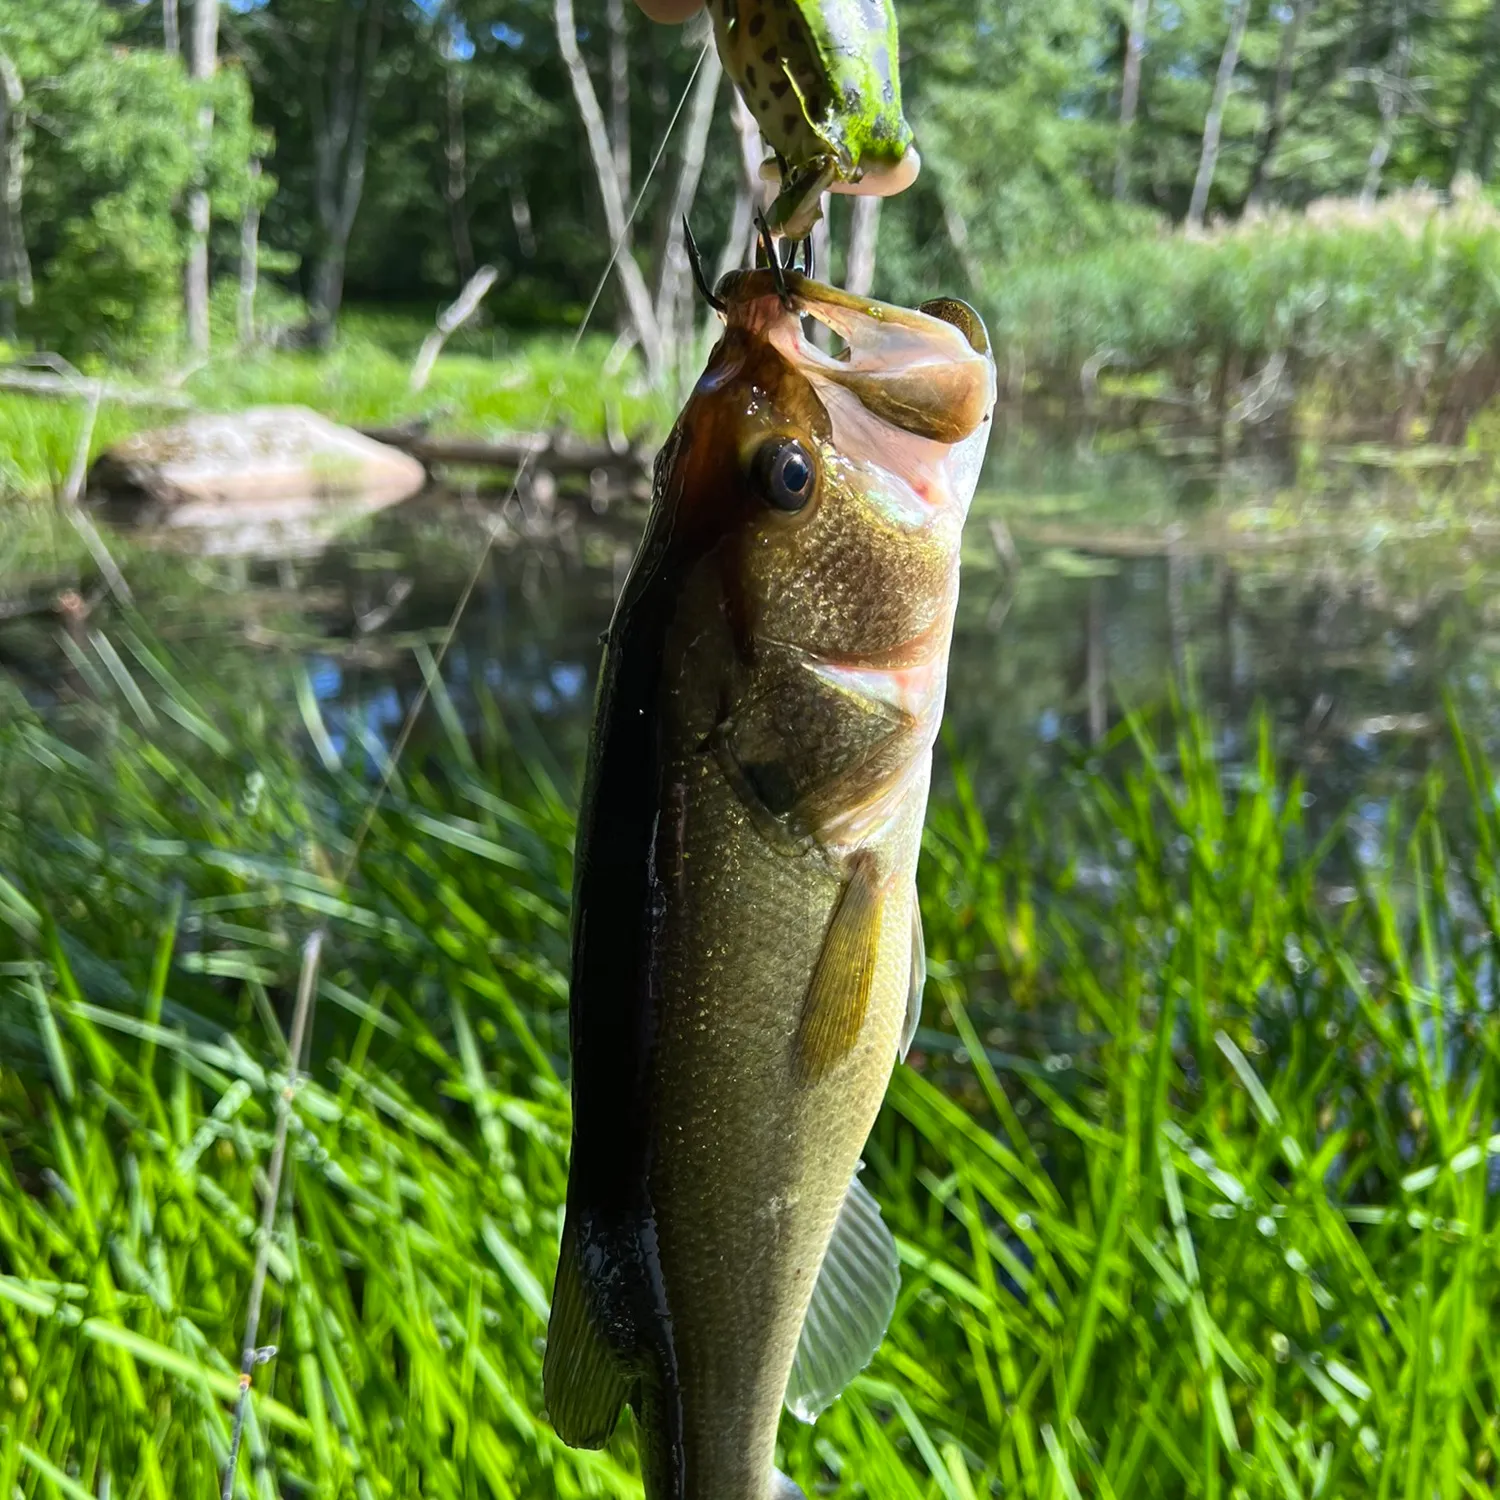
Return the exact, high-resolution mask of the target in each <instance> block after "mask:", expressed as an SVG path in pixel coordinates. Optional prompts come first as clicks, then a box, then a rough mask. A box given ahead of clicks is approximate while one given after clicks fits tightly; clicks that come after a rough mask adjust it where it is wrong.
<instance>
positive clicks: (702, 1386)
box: [648, 756, 926, 1500]
mask: <svg viewBox="0 0 1500 1500" xmlns="http://www.w3.org/2000/svg"><path fill="white" fill-rule="evenodd" d="M921 781H922V790H923V791H924V792H925V782H926V777H925V775H923V776H922V777H921ZM681 784H682V786H683V793H684V796H683V807H682V816H681V821H680V823H679V828H680V829H681V833H680V837H679V848H680V864H679V868H678V869H677V870H676V871H675V872H673V873H674V878H673V879H671V880H670V881H669V885H668V889H669V892H670V894H669V896H668V908H667V913H666V929H667V941H666V943H665V949H664V959H665V963H664V967H663V973H662V984H663V991H662V1002H661V1011H660V1025H661V1029H660V1032H659V1033H658V1045H657V1047H656V1051H655V1056H656V1064H655V1076H654V1080H653V1090H654V1095H655V1097H654V1099H653V1112H654V1114H655V1116H656V1120H657V1127H656V1132H655V1141H654V1161H653V1165H652V1169H651V1173H650V1195H651V1203H652V1208H653V1211H654V1214H655V1219H656V1231H657V1235H658V1244H659V1251H660V1265H661V1273H662V1281H663V1285H664V1287H665V1293H666V1301H667V1306H668V1309H669V1313H670V1320H671V1328H670V1345H671V1349H672V1354H673V1362H674V1364H675V1377H674V1384H675V1389H666V1390H664V1391H663V1392H662V1393H661V1394H662V1399H663V1401H664V1402H666V1403H668V1404H669V1405H672V1404H675V1414H674V1415H673V1416H671V1417H670V1418H667V1419H666V1420H665V1421H664V1422H663V1423H656V1422H653V1423H650V1424H648V1425H649V1426H653V1427H655V1426H660V1427H661V1430H662V1432H663V1433H668V1434H669V1433H670V1431H671V1429H672V1428H674V1427H676V1428H678V1431H679V1436H680V1459H679V1458H678V1457H677V1456H676V1455H675V1454H672V1453H667V1452H662V1453H659V1454H657V1455H655V1458H656V1464H655V1465H653V1467H656V1468H658V1469H660V1470H662V1471H663V1472H670V1471H671V1469H673V1468H674V1467H677V1468H679V1469H680V1473H681V1476H682V1478H681V1480H680V1481H679V1484H680V1485H681V1488H680V1490H678V1489H675V1488H668V1489H667V1491H666V1493H667V1494H670V1495H672V1496H673V1497H674V1500H677V1496H678V1495H679V1494H680V1497H681V1500H768V1497H769V1496H771V1495H772V1494H773V1493H774V1490H773V1468H772V1464H773V1458H774V1449H775V1442H776V1430H777V1426H778V1422H779V1418H780V1412H781V1402H782V1397H783V1394H784V1392H785V1389H786V1384H787V1378H788V1375H789V1373H790V1370H791V1365H792V1360H793V1358H794V1356H795V1354H796V1348H797V1340H798V1337H799V1335H800V1332H801V1329H802V1324H803V1320H804V1318H805V1316H806V1312H807V1306H808V1302H809V1299H810V1297H811V1295H812V1289H813V1285H814V1282H815V1280H816V1278H817V1274H818V1270H819V1267H820V1266H821V1263H822V1260H823V1256H824V1253H825V1251H826V1249H827V1246H828V1241H829V1238H830V1235H831V1233H832V1230H833V1224H834V1221H835V1219H836V1217H837V1215H838V1211H839V1207H840V1205H841V1204H842V1202H843V1199H844V1195H845V1193H846V1192H847V1191H848V1187H849V1183H850V1180H851V1178H852V1176H853V1174H854V1172H855V1169H856V1167H857V1165H858V1162H859V1157H860V1153H861V1151H862V1149H863V1147H864V1143H865V1140H866V1137H867V1136H868V1134H869V1131H870V1128H871V1126H872V1125H873V1123H874V1120H875V1116H876V1113H877V1112H878V1110H879V1108H880V1102H881V1099H882V1096H883V1095H884V1093H885V1089H886V1085H887V1083H888V1082H889V1079H890V1074H891V1069H892V1067H893V1065H894V1061H895V1055H896V1047H897V1041H898V1036H899V1032H900V1028H901V1024H902V1018H903V1016H904V1013H905V1008H906V1000H907V990H908V973H909V964H910V932H911V908H910V903H911V901H912V899H913V896H912V891H913V876H914V874H915V863H916V856H917V850H918V845H919V840H920V829H921V816H922V806H921V803H923V802H925V797H919V798H913V799H910V800H911V801H912V802H914V803H915V804H916V805H915V806H914V807H908V808H905V809H903V810H902V811H901V812H900V813H899V814H898V815H897V817H896V818H895V819H893V821H892V824H891V825H889V826H888V828H887V829H886V830H884V831H883V832H882V834H881V835H880V836H879V838H880V843H881V848H880V851H879V853H880V859H881V865H882V869H883V871H884V872H887V873H888V878H889V879H890V881H891V885H890V890H891V892H892V893H893V894H892V896H891V898H890V901H889V904H888V908H887V910H886V911H885V913H884V914H883V917H882V922H881V929H880V933H881V935H880V940H879V942H880V946H879V950H878V954H879V956H878V959H877V965H876V973H875V979H874V985H873V992H872V994H871V997H870V1005H869V1009H868V1012H867V1014H866V1018H865V1021H864V1024H863V1027H862V1029H861V1032H860V1035H859V1039H858V1041H857V1042H856V1043H855V1046H854V1048H853V1050H852V1051H851V1052H850V1053H849V1054H848V1055H847V1056H846V1057H844V1058H843V1059H842V1060H841V1061H840V1062H839V1063H838V1064H837V1065H836V1066H835V1067H834V1068H832V1069H831V1071H830V1072H829V1073H828V1074H827V1075H826V1076H824V1077H822V1078H820V1079H819V1080H818V1081H816V1082H813V1083H809V1082H806V1081H805V1080H804V1079H803V1078H799V1075H798V1071H797V1068H796V1058H795V1053H794V1048H795V1045H796V1041H797V1033H798V1023H799V1021H800V1019H801V1015H802V1008H803V1002H804V1000H805V998H806V995H807V990H808V984H809V980H810V978H811V975H812V972H813V968H814V965H815V964H816V962H817V958H818V955H819V953H820V951H821V949H822V946H823V941H824V937H825V934H826V931H827V928H828V925H829V921H830V918H831V916H832V913H833V911H834V908H835V905H836V902H837V899H838V896H839V893H840V890H841V889H842V883H843V881H842V876H841V873H840V869H839V866H838V864H837V862H836V861H831V860H830V859H829V858H828V856H826V855H825V854H823V853H822V852H821V851H819V850H816V849H809V850H806V851H804V852H800V853H793V852H785V851H783V850H781V849H778V848H775V847H773V846H772V845H771V843H769V842H768V841H767V840H766V838H765V837H764V836H763V834H762V833H761V832H760V831H759V830H758V829H757V828H756V827H755V826H753V824H752V822H751V820H750V819H749V818H748V817H747V816H746V813H745V811H744V809H743V807H742V806H741V804H740V802H739V801H738V799H737V797H736V795H735V793H734V792H733V791H732V790H731V789H730V787H729V786H728V785H727V784H726V782H725V780H724V777H723V775H722V773H721V772H720V770H719V768H718V766H717V763H715V762H714V761H713V760H712V758H711V757H709V756H700V757H695V758H694V759H692V760H691V761H690V762H689V763H688V765H687V767H686V769H685V772H684V774H683V776H682V777H681ZM653 1500H655V1497H653Z"/></svg>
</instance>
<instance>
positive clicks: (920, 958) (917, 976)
mask: <svg viewBox="0 0 1500 1500" xmlns="http://www.w3.org/2000/svg"><path fill="white" fill-rule="evenodd" d="M926 988H927V939H926V938H925V937H923V936H922V908H921V906H920V905H918V903H917V893H916V892H915V891H913V892H912V893H911V987H910V988H909V989H908V990H907V992H906V1020H905V1021H903V1022H902V1023H901V1044H900V1046H899V1047H898V1048H897V1055H898V1056H899V1057H900V1058H901V1061H902V1062H905V1061H906V1054H907V1053H908V1052H910V1051H911V1039H912V1038H913V1037H914V1036H915V1035H916V1034H917V1026H918V1024H919V1023H920V1021H921V1019H922V991H923V990H925V989H926Z"/></svg>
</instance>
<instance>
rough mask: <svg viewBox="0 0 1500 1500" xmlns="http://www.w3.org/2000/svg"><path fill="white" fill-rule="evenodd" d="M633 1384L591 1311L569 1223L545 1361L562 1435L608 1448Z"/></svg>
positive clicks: (574, 1444) (574, 1443)
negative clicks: (610, 1437) (610, 1436)
mask: <svg viewBox="0 0 1500 1500" xmlns="http://www.w3.org/2000/svg"><path fill="white" fill-rule="evenodd" d="M630 1385H631V1382H630V1377H629V1375H628V1374H627V1372H626V1371H625V1370H623V1369H622V1368H621V1365H620V1361H619V1359H618V1358H617V1357H616V1355H615V1353H614V1351H613V1350H612V1349H610V1347H609V1345H608V1344H607V1343H606V1342H605V1339H604V1335H603V1333H602V1332H601V1331H600V1329H599V1327H598V1324H597V1323H596V1321H595V1319H594V1317H593V1315H592V1313H591V1312H590V1311H589V1299H588V1293H587V1289H586V1288H585V1286H584V1283H583V1268H582V1267H581V1266H580V1264H579V1257H578V1241H577V1235H576V1234H575V1233H574V1230H573V1226H572V1224H571V1223H569V1224H566V1225H565V1226H564V1228H563V1240H562V1253H561V1255H560V1256H559V1257H558V1262H557V1281H556V1283H555V1285H554V1287H553V1291H552V1316H551V1319H550V1320H549V1321H548V1324H547V1353H546V1357H545V1358H544V1360H543V1362H542V1390H543V1393H544V1396H545V1399H546V1403H547V1415H548V1416H549V1417H550V1418H551V1419H552V1425H553V1427H555V1428H556V1429H557V1435H558V1436H559V1437H560V1438H561V1439H562V1440H563V1442H565V1443H566V1444H568V1446H569V1447H570V1448H602V1447H603V1446H604V1444H605V1443H606V1442H608V1441H609V1435H610V1434H611V1433H612V1432H613V1431H614V1430H615V1424H616V1423H617V1422H618V1421H619V1420H620V1411H621V1409H622V1408H623V1407H624V1405H625V1401H626V1398H627V1397H628V1396H629V1394H630Z"/></svg>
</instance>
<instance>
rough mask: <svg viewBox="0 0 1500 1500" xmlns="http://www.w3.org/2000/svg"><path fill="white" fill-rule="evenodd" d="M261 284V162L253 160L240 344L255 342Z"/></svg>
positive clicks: (244, 229)
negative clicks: (257, 306) (258, 295)
mask: <svg viewBox="0 0 1500 1500" xmlns="http://www.w3.org/2000/svg"><path fill="white" fill-rule="evenodd" d="M259 285H260V162H259V161H252V162H251V163H250V195H249V197H248V198H246V200H245V217H244V218H243V219H242V220H241V221H240V298H239V306H238V308H237V316H236V319H235V322H236V326H237V328H238V331H239V339H240V347H241V348H248V347H249V346H250V345H251V344H253V343H254V342H255V294H256V291H257V290H258V288H259Z"/></svg>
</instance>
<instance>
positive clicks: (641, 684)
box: [544, 271, 995, 1500]
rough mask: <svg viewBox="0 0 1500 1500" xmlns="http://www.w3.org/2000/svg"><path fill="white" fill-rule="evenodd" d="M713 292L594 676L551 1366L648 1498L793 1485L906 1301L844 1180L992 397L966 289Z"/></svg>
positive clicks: (895, 1030)
mask: <svg viewBox="0 0 1500 1500" xmlns="http://www.w3.org/2000/svg"><path fill="white" fill-rule="evenodd" d="M718 295H719V299H720V301H721V302H722V304H723V307H724V311H725V316H726V321H727V327H726V330H725V334H724V337H723V339H722V340H721V342H720V343H719V345H718V346H717V347H716V349H715V351H714V353H713V355H712V356H711V358H710V361H709V366H708V369H707V370H706V371H705V373H704V376H703V378H702V379H701V380H700V382H699V385H698V387H697V389H696V390H695V392H694V394H693V396H692V397H691V398H690V399H689V401H688V403H687V406H686V407H685V409H684V411H683V413H682V415H681V416H680V417H679V419H678V422H677V424H676V426H675V428H674V430H673V433H672V435H671V436H670V437H669V439H668V442H667V445H666V447H665V448H664V449H663V453H662V456H661V458H660V459H659V461H658V464H657V470H656V484H655V492H654V495H653V500H652V509H651V513H650V517H649V519H648V524H647V531H646V535H645V538H644V540H643V542H642V544H641V549H640V551H639V553H638V555H637V557H636V560H635V563H634V564H633V566H632V569H631V573H630V577H629V579H628V580H627V583H626V586H625V589H624V591H623V592H622V594H621V598H620V602H619V605H618V607H617V610H616V614H615V618H614V621H613V622H612V623H611V626H610V631H609V637H608V644H607V648H606V652H605V662H604V666H603V669H602V673H601V679H600V688H599V696H598V702H597V706H596V713H595V723H594V732H593V737H592V742H591V747H590V755H589V769H588V775H587V778H586V783H585V792H584V805H583V809H582V812H581V814H580V820H579V844H578V859H577V869H576V874H575V886H574V906H573V920H574V939H573V978H572V993H571V999H570V1024H571V1044H572V1055H573V1079H572V1088H573V1152H572V1159H571V1162H570V1167H569V1178H568V1200H567V1211H566V1220H565V1226H564V1231H563V1241H562V1246H561V1252H560V1256H559V1262H558V1273H557V1282H556V1286H555V1289H554V1294H553V1306H552V1318H551V1323H550V1325H549V1330H548V1345H547V1355H546V1362H545V1367H544V1382H545V1390H546V1398H547V1405H548V1410H549V1413H550V1415H551V1417H552V1420H553V1422H554V1425H555V1426H556V1428H557V1430H558V1432H559V1434H560V1435H561V1436H562V1437H563V1438H564V1440H565V1441H567V1442H569V1443H572V1444H575V1445H578V1446H593V1445H598V1444H601V1443H603V1442H605V1441H606V1440H607V1439H608V1437H609V1436H610V1433H611V1431H612V1430H613V1428H614V1426H615V1425H616V1422H617V1421H618V1418H619V1415H620V1412H621V1410H622V1409H623V1408H624V1407H625V1406H626V1405H629V1406H630V1408H631V1409H632V1411H633V1413H634V1418H635V1425H636V1432H637V1443H638V1448H639V1451H640V1453H641V1457H642V1469H643V1474H644V1477H645V1482H646V1493H647V1497H648V1500H790V1497H791V1496H793V1495H795V1494H797V1493H798V1492H797V1491H796V1489H795V1486H792V1485H791V1484H790V1481H788V1480H786V1479H784V1478H783V1477H782V1476H780V1475H778V1474H777V1473H776V1470H775V1468H774V1457H775V1444H776V1433H777V1428H778V1423H779V1419H780V1414H781V1410H782V1407H783V1404H785V1405H786V1406H787V1407H789V1408H790V1409H791V1410H792V1411H793V1412H794V1413H795V1414H796V1415H798V1416H799V1417H801V1418H802V1419H804V1420H811V1419H814V1418H815V1417H816V1416H817V1414H818V1413H819V1412H820V1411H821V1410H822V1409H824V1408H825V1407H826V1406H827V1405H828V1404H829V1403H830V1402H831V1401H832V1400H834V1399H835V1398H836V1397H837V1395H838V1392H839V1390H840V1389H842V1387H843V1386H844V1385H845V1384H846V1383H847V1381H848V1380H850V1379H852V1378H853V1376H854V1375H855V1374H857V1373H858V1371H859V1370H860V1369H861V1368H863V1367H864V1365H865V1364H867V1363H868V1361H869V1359H870V1358H871V1356H872V1355H873V1353H874V1351H875V1349H876V1347H877V1346H878V1344H879V1342H880V1339H881V1337H882V1336H883V1334H884V1329H885V1324H886V1321H887V1320H888V1318H889V1316H890V1314H891V1311H892V1309H893V1307H894V1305H895V1298H896V1290H897V1286H898V1283H899V1270H898V1258H897V1256H896V1252H895V1246H894V1242H893V1241H892V1240H891V1237H890V1234H889V1231H888V1230H886V1229H885V1227H884V1226H883V1225H882V1224H881V1221H880V1216H879V1212H878V1209H877V1208H876V1207H875V1204H874V1202H873V1200H872V1199H871V1198H870V1196H869V1194H868V1193H867V1192H865V1191H864V1190H863V1189H862V1188H861V1187H860V1185H859V1183H858V1180H857V1175H856V1174H857V1171H858V1167H859V1157H860V1153H861V1151H862V1149H863V1147H864V1143H865V1140H866V1138H867V1136H868V1134H869V1131H870V1128H871V1126H872V1125H873V1123H874V1120H875V1116H876V1113H877V1111H878V1110H879V1108H880V1103H881V1099H882V1097H883V1095H884V1092H885V1088H886V1085H887V1082H888V1081H889V1078H890V1074H891V1070H892V1067H893V1066H894V1064H895V1061H896V1058H897V1056H898V1055H899V1054H900V1053H901V1052H902V1051H903V1050H904V1047H905V1045H906V1044H907V1042H908V1041H909V1038H910V1034H911V1031H912V1028H913V1025H914V1021H915V1016H916V1013H917V1007H918V1006H919V1004H920V996H921V986H922V980H923V970H924V960H923V957H922V944H921V936H920V921H919V918H918V914H917V907H916V886H915V881H916V864H917V858H918V853H919V850H920V846H921V834H922V822H923V817H924V815H925V811H926V804H927V790H928V782H929V778H930V772H931V756H932V746H933V742H934V740H935V737H936V735H937V729H938V724H939V721H940V719H941V715H942V699H943V683H944V678H945V675H946V667H947V658H948V649H949V644H950V641H951V635H952V625H953V613H954V609H955V606H956V602H957V590H958V560H959V549H960V540H961V534H962V528H963V520H964V514H965V512H966V510H967V506H968V501H969V497H970V496H971V494H972V492H973V486H974V481H975V478H976V476H977V469H978V459H979V455H980V454H981V453H982V450H983V445H984V440H985V438H986V436H987V432H988V424H989V420H990V411H991V408H992V405H993V401H994V389H995V383H994V367H993V364H992V362H991V360H990V358H989V354H988V348H987V345H986V342H985V339H984V335H983V329H982V327H981V326H980V325H979V322H978V319H977V317H975V316H974V315H973V314H972V313H971V312H970V311H969V310H968V309H965V308H963V307H962V305H961V304H956V303H944V304H929V305H930V306H933V307H934V308H935V311H936V312H937V313H939V314H941V316H934V315H930V314H928V313H925V312H911V311H908V310H906V309H902V308H898V307H891V306H886V305H883V304H874V303H869V302H867V301H863V300H861V299H859V298H856V297H851V296H849V295H848V294H846V293H843V292H839V291H837V290H835V289H833V288H831V287H825V286H822V285H820V284H818V283H816V282H812V281H809V280H807V279H805V278H803V277H799V276H787V277H786V278H785V282H784V286H783V285H782V284H779V279H778V277H776V276H774V275H773V274H772V273H771V272H770V271H756V272H742V273H735V274H734V275H732V276H730V277H728V278H726V280H725V281H724V282H723V283H721V285H720V287H719V289H718ZM804 314H806V315H809V316H811V317H813V318H816V319H818V320H820V321H822V322H824V323H825V324H826V325H827V326H828V327H830V328H831V329H832V330H833V331H834V332H835V333H837V334H838V335H839V336H840V337H841V338H842V339H844V340H845V341H846V342H847V350H846V352H845V354H844V355H842V356H841V357H839V358H837V359H835V358H833V357H832V356H829V355H826V354H824V353H823V352H822V351H821V350H819V349H817V348H816V346H815V345H814V344H813V343H811V342H810V341H809V339H808V338H807V336H806V334H805V333H804V330H803V326H802V317H803V315H804Z"/></svg>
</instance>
